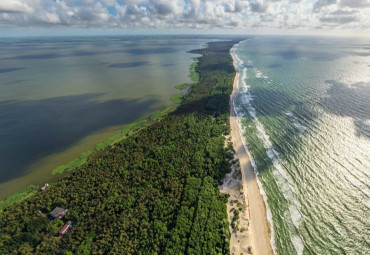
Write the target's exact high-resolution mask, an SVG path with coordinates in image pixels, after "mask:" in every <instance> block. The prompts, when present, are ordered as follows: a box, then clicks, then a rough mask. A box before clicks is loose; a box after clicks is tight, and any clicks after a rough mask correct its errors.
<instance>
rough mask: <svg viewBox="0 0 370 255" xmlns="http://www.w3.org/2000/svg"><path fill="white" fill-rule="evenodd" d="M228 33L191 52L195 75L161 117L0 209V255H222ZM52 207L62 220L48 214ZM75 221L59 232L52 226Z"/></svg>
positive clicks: (225, 248)
mask: <svg viewBox="0 0 370 255" xmlns="http://www.w3.org/2000/svg"><path fill="white" fill-rule="evenodd" d="M234 43H235V41H229V42H213V43H209V45H208V47H207V48H205V49H201V50H196V51H193V52H195V53H199V54H202V56H201V57H200V58H199V60H198V64H197V67H196V68H197V70H198V72H199V78H200V80H199V82H198V83H197V84H195V85H192V89H191V92H190V93H189V94H187V95H186V96H184V98H183V99H182V102H181V105H180V106H179V107H178V109H177V110H176V111H174V112H172V113H170V114H169V115H168V116H167V117H165V118H163V119H161V120H159V121H157V122H155V123H154V124H152V125H150V126H148V127H146V128H144V129H142V130H140V131H138V132H137V133H135V134H133V135H131V136H129V137H127V138H126V139H124V140H122V141H120V142H118V143H117V144H116V145H115V146H114V147H111V148H110V149H107V150H104V151H102V152H99V154H97V155H95V156H94V157H92V158H91V159H90V160H89V162H88V164H86V165H84V166H82V167H81V168H80V169H78V170H76V171H74V172H72V173H71V174H70V175H69V176H68V177H65V178H63V179H61V180H59V181H58V182H56V183H55V184H52V185H51V186H50V188H49V189H48V190H46V191H44V192H38V193H36V194H35V195H33V196H31V197H29V198H27V199H25V200H23V201H22V202H20V203H19V204H17V205H15V206H13V207H10V208H7V209H5V210H4V212H2V213H1V214H0V254H228V253H229V237H230V233H229V230H228V221H227V213H226V202H227V197H226V196H225V195H221V194H220V192H219V189H218V185H219V184H220V182H221V180H222V178H223V176H224V175H225V173H227V172H228V171H229V170H230V165H229V159H230V158H231V155H230V154H229V153H228V152H227V150H226V149H225V138H224V136H223V135H224V134H226V133H228V132H229V129H230V127H229V121H228V117H229V95H230V93H231V91H232V83H233V79H234V75H235V71H234V68H233V66H232V59H231V56H230V54H229V50H230V48H231V47H232V45H233V44H234ZM56 206H60V207H68V208H69V210H68V212H67V214H66V216H65V218H63V219H53V220H51V219H49V218H48V217H47V215H48V213H49V212H50V211H52V210H53V209H54V208H55V207H56ZM69 220H70V221H72V222H74V223H75V225H74V227H73V228H72V229H71V230H70V231H69V232H68V233H67V234H66V235H65V236H64V237H59V236H57V233H58V231H59V229H60V228H61V227H62V226H63V225H64V224H65V223H66V222H67V221H69Z"/></svg>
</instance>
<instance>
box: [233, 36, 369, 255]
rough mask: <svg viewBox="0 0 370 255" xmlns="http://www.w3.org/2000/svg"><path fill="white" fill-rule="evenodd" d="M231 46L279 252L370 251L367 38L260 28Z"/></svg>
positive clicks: (245, 124) (244, 120)
mask: <svg viewBox="0 0 370 255" xmlns="http://www.w3.org/2000/svg"><path fill="white" fill-rule="evenodd" d="M231 52H232V54H234V56H235V57H236V59H237V64H238V67H239V70H240V74H241V75H240V79H239V93H238V95H237V97H236V99H235V101H234V106H235V108H236V111H237V115H238V117H239V124H240V126H241V127H242V133H243V137H244V139H245V141H244V142H245V145H246V146H247V148H248V151H249V153H250V155H251V156H252V159H253V164H254V166H255V170H256V172H257V173H258V175H259V181H260V184H261V188H263V190H262V192H265V193H266V200H267V203H268V208H267V210H268V211H269V213H268V214H269V215H270V217H269V220H270V222H271V224H272V226H273V238H272V240H271V242H272V244H273V245H274V248H275V251H276V253H277V254H284V255H285V254H370V41H369V40H368V39H359V38H324V37H321V38H320V37H278V36H258V37H255V38H252V39H248V40H246V41H243V42H241V43H240V44H239V45H236V46H234V48H233V49H232V51H231Z"/></svg>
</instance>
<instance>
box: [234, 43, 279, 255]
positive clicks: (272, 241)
mask: <svg viewBox="0 0 370 255" xmlns="http://www.w3.org/2000/svg"><path fill="white" fill-rule="evenodd" d="M246 41H247V40H245V41H242V42H240V43H238V44H236V45H234V46H233V48H231V50H230V54H231V56H232V57H233V58H234V59H235V62H236V65H237V68H238V69H237V72H239V73H240V74H241V76H240V77H239V79H238V80H237V87H238V94H239V92H240V91H239V90H240V86H239V81H240V79H244V80H245V79H246V78H247V69H246V68H244V69H243V71H242V72H240V71H241V69H240V66H241V65H243V61H242V60H241V59H240V58H239V56H238V55H237V54H236V50H237V48H238V46H239V45H240V44H242V43H245V42H246ZM232 104H233V107H234V111H235V113H236V115H237V123H238V126H239V133H240V137H241V139H242V143H243V146H244V149H245V151H246V152H247V154H248V156H249V159H250V162H251V165H252V167H253V171H254V173H255V174H256V181H257V185H258V188H259V191H260V194H261V196H262V198H263V201H264V204H265V208H266V218H267V222H268V224H269V228H270V231H271V236H270V245H271V248H272V251H273V253H274V254H277V253H276V245H275V232H274V225H273V220H272V213H271V210H270V207H269V206H268V203H267V195H266V192H265V190H264V189H263V187H262V183H261V182H260V180H259V179H258V174H259V173H258V171H257V165H256V162H255V161H254V159H253V157H252V155H251V153H250V151H249V149H248V146H247V145H246V144H247V143H246V141H245V138H244V135H243V133H244V128H243V125H242V124H241V123H240V118H239V112H238V111H237V110H236V105H235V100H234V101H233V102H232ZM254 114H255V112H254Z"/></svg>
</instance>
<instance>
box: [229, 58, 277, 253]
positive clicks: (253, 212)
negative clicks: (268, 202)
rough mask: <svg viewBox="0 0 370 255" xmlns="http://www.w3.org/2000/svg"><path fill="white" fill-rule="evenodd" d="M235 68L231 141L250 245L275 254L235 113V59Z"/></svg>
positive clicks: (253, 248)
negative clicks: (246, 211) (237, 168)
mask: <svg viewBox="0 0 370 255" xmlns="http://www.w3.org/2000/svg"><path fill="white" fill-rule="evenodd" d="M233 60H234V67H235V70H236V76H235V80H234V86H233V92H232V94H231V97H230V127H231V139H232V143H233V146H234V150H235V152H236V155H237V157H238V158H239V162H240V167H241V172H242V183H243V193H244V194H246V196H245V199H246V200H247V201H245V203H246V204H247V205H248V209H249V217H248V218H249V219H250V226H249V230H250V231H249V234H250V244H251V246H252V252H253V254H255V255H264V254H273V251H272V248H271V244H270V228H269V223H268V221H267V218H266V208H265V203H264V201H263V198H262V196H261V194H260V190H259V188H258V184H257V180H256V175H255V173H254V171H253V167H252V165H251V161H250V159H249V156H248V154H247V152H246V150H245V148H244V145H243V142H242V139H241V136H240V132H239V126H238V120H237V117H236V113H235V111H234V106H233V102H234V99H235V96H236V94H237V92H238V80H239V70H238V68H237V66H236V62H235V59H234V57H233Z"/></svg>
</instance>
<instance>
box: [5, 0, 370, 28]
mask: <svg viewBox="0 0 370 255" xmlns="http://www.w3.org/2000/svg"><path fill="white" fill-rule="evenodd" d="M0 26H2V27H15V26H17V27H41V26H43V27H52V26H65V27H123V28H162V29H165V28H204V29H212V28H238V29H245V28H261V29H270V28H277V29H314V28H320V29H325V28H327V29H328V28H329V29H335V28H338V29H356V28H359V29H370V0H187V1H185V0H119V1H118V0H78V1H75V0H27V1H25V0H0Z"/></svg>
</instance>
